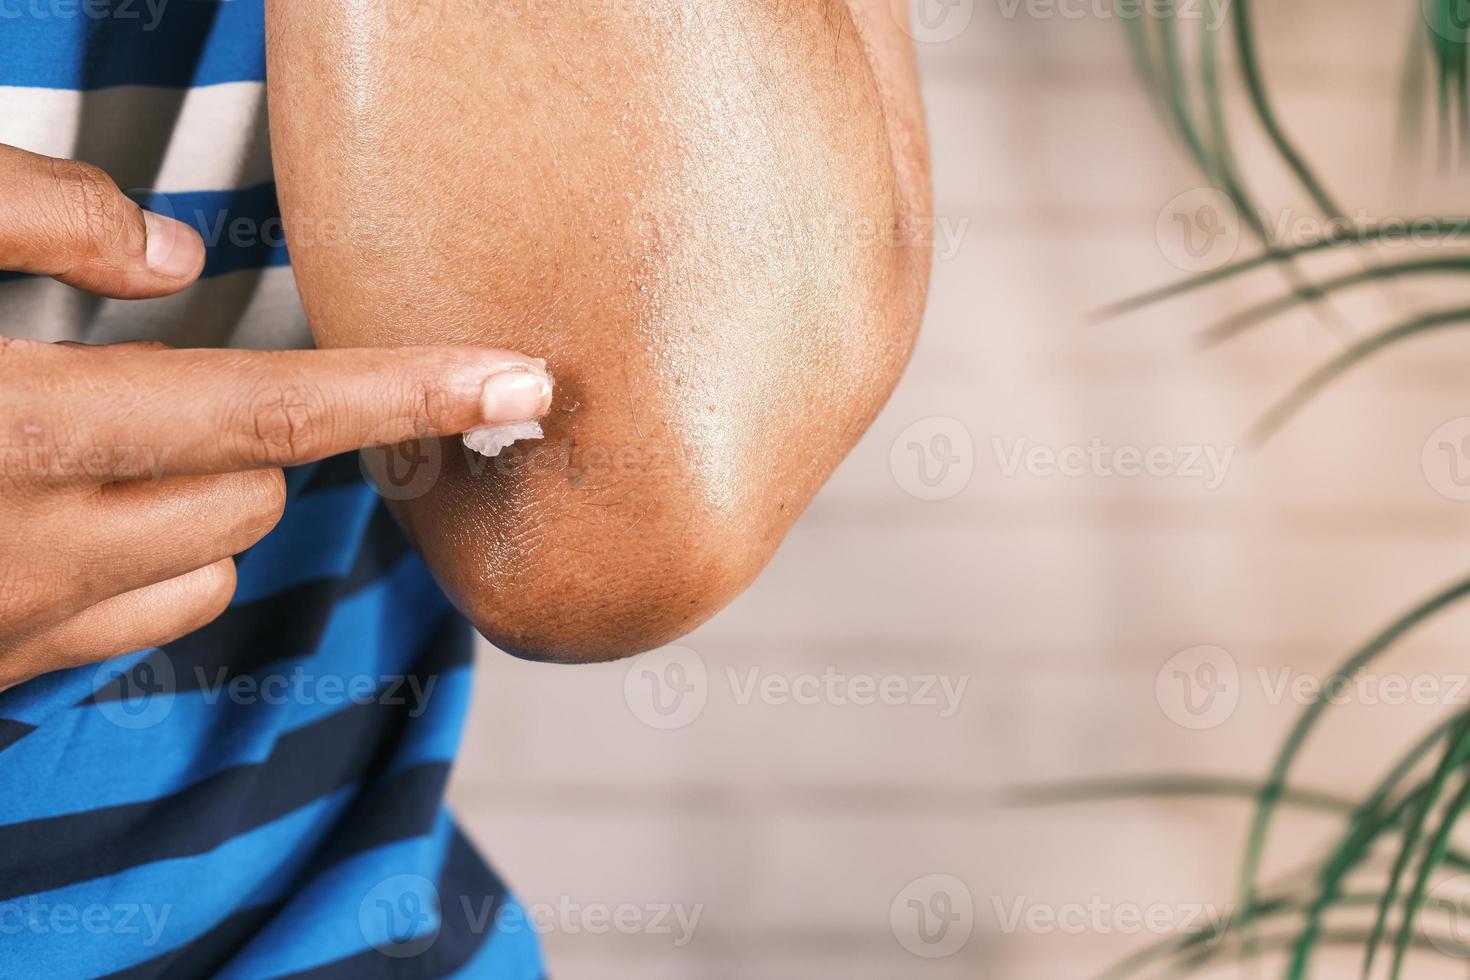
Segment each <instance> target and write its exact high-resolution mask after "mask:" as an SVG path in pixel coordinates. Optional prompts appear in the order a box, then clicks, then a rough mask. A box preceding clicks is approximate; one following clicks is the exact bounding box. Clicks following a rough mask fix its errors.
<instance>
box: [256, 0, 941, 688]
mask: <svg viewBox="0 0 1470 980" xmlns="http://www.w3.org/2000/svg"><path fill="white" fill-rule="evenodd" d="M875 2H876V0H872V2H870V0H864V2H863V3H862V7H861V8H860V9H858V12H857V13H858V23H864V22H865V21H866V20H867V19H868V18H867V15H866V13H865V11H866V10H867V9H872V8H874V3H875ZM366 6H368V5H349V4H340V3H325V2H323V3H307V2H301V0H279V2H273V3H272V4H271V6H270V13H269V17H270V46H271V65H270V78H271V111H272V136H273V143H274V148H275V152H276V166H277V174H278V180H279V184H280V192H281V197H282V206H283V208H284V211H285V215H286V221H287V229H288V235H291V236H292V237H291V247H292V256H293V262H294V263H295V265H296V269H297V277H298V281H299V283H300V286H301V290H302V296H303V299H304V301H305V303H306V307H307V312H308V314H309V316H310V318H311V322H312V328H313V331H314V333H315V335H316V337H317V340H318V343H319V344H321V345H322V346H341V345H377V344H402V343H429V342H465V343H484V344H488V345H495V346H500V347H507V348H511V349H519V350H525V351H527V352H529V353H533V354H540V355H542V356H545V357H546V358H547V360H548V361H549V363H550V367H551V370H552V371H553V373H554V374H555V376H556V378H557V381H558V391H557V398H556V408H555V410H554V411H553V413H552V416H551V417H550V418H549V419H548V420H547V424H546V431H547V439H546V440H545V441H544V442H543V443H541V444H539V445H536V446H534V447H530V448H529V449H528V450H527V451H526V452H525V453H524V454H523V455H521V456H520V457H518V461H517V465H516V466H514V467H513V468H507V467H497V466H495V465H490V466H488V467H482V466H477V465H476V462H477V461H476V460H474V459H472V458H467V457H466V456H465V454H464V453H463V452H461V451H460V450H459V449H458V447H457V446H455V445H453V444H445V447H444V448H445V454H444V455H445V469H444V472H443V473H442V475H441V476H440V478H439V479H438V480H437V481H436V482H435V484H434V485H433V486H432V488H430V490H429V491H428V492H427V493H426V494H424V495H423V496H422V497H420V498H418V499H416V500H413V501H410V502H407V503H405V504H404V505H403V506H402V508H401V512H400V517H401V518H402V519H403V521H404V523H405V526H406V528H407V529H408V531H409V533H410V535H411V537H413V539H414V540H415V543H416V544H417V546H418V547H419V549H420V550H421V551H422V552H423V553H424V554H425V556H426V558H427V559H428V561H429V562H430V564H431V566H432V567H433V568H434V570H435V573H436V574H437V575H438V576H439V578H440V581H441V582H442V583H443V584H444V586H445V588H446V589H447V590H448V591H449V593H450V595H451V596H452V597H453V598H454V599H455V600H456V601H457V602H458V603H459V605H460V606H461V608H463V609H464V610H465V611H466V613H467V614H469V615H470V617H471V618H472V619H473V620H474V621H475V622H476V624H477V625H478V626H479V627H480V628H481V630H482V631H483V632H485V633H486V634H487V635H489V636H490V637H491V638H492V639H494V640H496V641H498V642H499V643H501V644H502V645H504V646H506V647H508V648H511V649H513V650H515V651H517V652H524V653H530V654H534V655H538V656H549V657H554V658H557V659H592V658H601V657H607V656H614V655H619V654H623V653H628V652H632V651H634V650H638V649H644V648H647V647H650V646H653V645H657V644H659V643H663V642H667V641H669V640H671V639H673V638H675V637H677V636H678V635H680V634H681V633H683V632H685V631H687V630H688V629H690V628H692V627H693V626H694V625H697V624H698V622H700V621H701V620H703V619H704V618H706V617H707V616H709V615H710V614H711V613H713V612H714V611H715V610H717V609H718V608H720V607H721V606H722V605H724V604H725V603H726V602H728V601H729V600H730V599H731V598H733V597H734V596H735V595H736V594H737V593H738V592H739V591H740V590H741V589H742V588H744V587H745V585H747V584H748V583H749V582H750V581H751V580H752V579H753V578H754V576H755V575H756V574H757V573H758V572H759V570H760V568H761V567H763V566H764V564H765V563H766V561H767V560H768V559H769V557H770V555H771V554H772V553H773V552H774V549H775V547H776V546H777V544H778V543H779V541H780V539H781V537H782V536H783V535H784V534H785V532H786V530H787V529H788V528H789V527H790V524H791V522H792V521H794V520H795V518H796V517H797V516H798V515H799V513H800V512H801V510H802V509H803V508H804V507H805V505H806V504H807V502H808V501H809V500H810V499H811V497H812V495H813V494H814V493H815V492H816V490H817V489H818V488H819V487H820V485H821V483H822V481H823V480H825V478H826V477H827V475H828V474H829V473H830V472H831V470H832V468H833V467H834V466H835V465H836V463H837V462H838V461H839V460H840V459H841V457H842V455H843V454H844V453H845V452H846V451H847V450H848V449H849V448H850V447H851V445H852V444H853V443H854V442H855V441H856V439H857V438H858V436H859V435H860V434H861V433H862V431H863V429H864V428H865V427H866V426H867V424H868V423H869V422H870V421H871V419H872V417H873V415H874V414H875V413H876V412H877V410H878V409H879V408H880V407H881V405H882V403H883V401H884V400H885V398H886V396H887V394H888V392H889V391H890V390H891V388H892V386H893V384H894V383H895V381H896V379H897V377H898V374H899V372H900V371H901V370H902V366H903V364H904V362H905V360H906V359H907V354H908V350H909V347H910V344H911V342H912V337H913V332H914V330H915V328H916V325H917V321H918V316H919V311H920V307H921V305H922V295H923V289H924V283H925V281H926V279H927V256H926V255H925V254H924V252H923V250H922V249H919V248H915V247H912V246H910V245H909V244H908V243H907V242H906V241H905V240H904V234H903V231H902V230H903V229H905V228H908V227H909V224H908V223H909V222H910V220H911V219H912V218H913V217H914V216H915V215H916V214H918V213H922V212H923V210H924V209H926V207H927V204H926V198H925V194H926V190H925V184H924V179H923V163H922V131H921V127H920V126H919V125H918V123H917V119H918V115H917V110H916V106H915V105H914V103H913V88H912V79H911V76H909V75H907V73H906V72H907V66H906V63H905V61H904V59H906V57H907V55H906V52H904V51H903V49H902V47H901V45H899V44H897V42H896V41H895V40H894V37H893V33H892V32H890V31H887V30H885V29H883V27H882V26H881V25H880V26H879V27H877V28H873V29H872V30H871V32H870V33H869V38H870V39H871V38H874V37H876V38H878V39H880V40H881V42H882V43H881V44H872V43H870V44H868V45H865V44H864V43H863V41H862V40H861V39H860V38H859V37H858V35H857V33H856V32H855V31H854V22H853V21H852V20H851V19H849V15H848V12H847V11H846V10H845V9H844V8H843V7H842V6H841V5H839V4H834V5H832V6H831V7H830V8H826V7H825V5H824V4H821V3H811V4H788V3H777V2H775V0H725V2H716V3H711V4H704V5H688V6H687V7H686V6H685V5H682V4H676V3H672V2H667V3H666V2H660V0H648V2H645V3H639V4H628V3H624V2H615V0H588V2H586V3H565V4H558V3H540V4H535V3H533V4H524V5H520V4H518V5H514V6H512V5H507V4H497V3H489V4H485V5H478V4H459V3H456V2H454V0H443V3H437V4H436V3H423V4H416V5H411V4H407V3H391V4H389V5H388V7H387V9H388V10H389V11H391V12H393V13H394V14H399V15H401V16H390V15H389V14H388V13H384V12H382V11H381V10H379V11H376V12H374V13H371V14H364V13H361V11H362V10H363V9H364V8H365V7H366ZM876 6H877V7H881V8H885V9H884V11H883V12H882V13H881V14H880V15H875V16H883V17H886V6H887V5H886V4H884V3H878V4H876ZM353 11H358V12H356V13H354V12H353ZM410 15H412V16H410ZM870 50H873V51H877V52H879V54H878V56H877V58H876V61H877V65H876V68H875V59H872V58H870V57H869V51H870ZM884 52H887V53H884ZM895 53H897V54H895ZM895 58H896V59H897V60H895ZM329 219H330V220H331V221H333V222H335V226H334V227H335V228H336V229H338V233H337V234H335V235H330V234H327V233H326V231H325V229H326V228H327V227H328V225H327V224H326V223H325V222H326V221H327V220H329ZM302 228H312V229H316V230H317V232H318V233H317V234H314V235H297V234H295V233H294V232H293V229H302ZM344 232H350V234H344ZM518 448H519V447H518ZM480 462H483V461H480Z"/></svg>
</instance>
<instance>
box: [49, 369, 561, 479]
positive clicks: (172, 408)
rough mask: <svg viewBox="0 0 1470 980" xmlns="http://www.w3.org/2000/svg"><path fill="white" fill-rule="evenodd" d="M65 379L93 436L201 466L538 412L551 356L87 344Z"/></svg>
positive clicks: (305, 458)
mask: <svg viewBox="0 0 1470 980" xmlns="http://www.w3.org/2000/svg"><path fill="white" fill-rule="evenodd" d="M58 387H60V388H62V390H63V391H66V392H68V393H69V394H70V395H71V396H72V397H68V398H66V402H67V403H68V405H69V406H70V407H69V408H68V411H67V414H68V415H69V416H70V417H71V425H70V426H68V428H69V429H70V430H71V431H74V432H77V433H78V434H79V436H80V439H79V441H81V442H82V443H83V444H84V445H86V446H89V447H102V448H119V447H129V448H151V449H153V450H154V451H155V453H157V455H156V456H155V457H154V458H155V459H158V460H159V461H160V462H161V463H162V464H163V466H164V467H165V468H166V470H167V472H169V473H175V474H191V473H193V474H197V473H221V472H230V471H235V470H243V469H254V468H261V467H284V466H296V465H300V464H303V463H310V462H315V461H316V460H319V459H324V458H326V457H328V456H335V455H337V454H338V453H344V452H350V451H352V450H355V449H364V448H367V447H370V446H381V445H391V444H394V443H399V442H405V441H407V440H410V439H415V438H422V437H427V436H451V435H457V434H459V433H461V432H465V431H467V430H469V429H474V428H478V427H481V426H489V425H503V424H510V423H514V422H525V421H530V420H533V419H537V418H540V417H541V416H542V415H545V414H546V412H547V411H548V410H549V409H550V407H551V392H552V381H551V376H550V375H549V374H548V373H547V372H546V365H545V362H544V361H541V360H538V359H535V358H531V357H527V356H525V355H523V354H517V353H514V352H511V351H502V350H489V349H485V348H478V347H403V348H365V349H338V350H302V351H231V350H163V351H148V350H136V349H134V350H128V351H121V350H120V351H110V352H106V353H105V354H104V355H103V356H101V357H98V356H97V355H96V354H95V353H93V354H91V355H85V356H82V357H79V358H78V359H77V361H76V363H75V366H74V367H73V369H72V370H71V371H70V372H68V375H67V379H66V380H63V381H62V382H60V384H59V385H53V386H52V387H51V389H50V395H51V397H52V398H55V397H56V394H57V388H58Z"/></svg>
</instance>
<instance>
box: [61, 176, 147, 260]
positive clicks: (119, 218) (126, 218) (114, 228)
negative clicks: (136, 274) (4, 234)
mask: <svg viewBox="0 0 1470 980" xmlns="http://www.w3.org/2000/svg"><path fill="white" fill-rule="evenodd" d="M51 179H52V181H53V183H54V185H55V188H56V192H57V194H58V199H59V201H60V202H61V209H62V212H63V219H64V220H65V221H67V222H68V225H67V226H68V227H69V228H71V229H72V231H73V232H74V233H75V235H76V237H77V238H78V239H79V240H80V243H81V245H82V247H83V248H86V249H90V250H93V251H95V252H105V251H108V250H109V249H111V248H113V247H115V246H117V245H122V244H126V243H127V240H128V233H129V231H130V228H131V225H130V212H131V207H130V205H129V204H128V202H127V200H126V199H125V198H124V197H123V195H122V191H120V190H118V187H117V184H116V183H114V182H113V180H112V178H111V177H109V176H108V175H107V172H106V171H104V170H103V169H102V168H100V167H97V166H94V165H92V164H90V163H83V162H82V161H80V160H55V161H52V163H51Z"/></svg>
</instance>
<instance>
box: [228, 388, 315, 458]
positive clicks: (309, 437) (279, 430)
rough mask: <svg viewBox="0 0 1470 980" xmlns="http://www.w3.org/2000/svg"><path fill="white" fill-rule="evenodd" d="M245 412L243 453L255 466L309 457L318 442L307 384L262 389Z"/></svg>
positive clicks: (312, 405) (313, 405)
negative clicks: (305, 385)
mask: <svg viewBox="0 0 1470 980" xmlns="http://www.w3.org/2000/svg"><path fill="white" fill-rule="evenodd" d="M242 414H243V416H244V418H243V422H242V424H241V426H240V432H241V433H242V436H243V438H244V440H245V447H244V455H245V457H246V458H248V459H250V460H252V461H253V462H254V463H255V464H256V465H259V466H282V465H286V464H288V463H290V462H291V461H293V460H297V459H301V458H303V457H305V456H309V455H310V454H311V451H312V448H313V446H314V445H315V444H316V443H317V441H318V440H317V437H316V436H315V434H314V433H315V418H316V416H317V414H318V413H317V411H316V405H315V400H314V398H313V397H312V394H311V392H310V391H309V389H307V388H306V387H304V386H301V385H296V384H283V385H273V386H270V387H267V388H263V389H261V390H260V391H257V392H256V393H254V394H253V395H251V396H250V398H249V399H248V401H247V403H246V406H245V408H244V410H243V413H242Z"/></svg>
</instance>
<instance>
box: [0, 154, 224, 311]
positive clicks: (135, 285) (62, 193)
mask: <svg viewBox="0 0 1470 980" xmlns="http://www.w3.org/2000/svg"><path fill="white" fill-rule="evenodd" d="M204 254H205V253H204V241H203V240H202V239H201V238H200V237H199V235H198V233H197V232H195V231H194V230H193V229H192V228H189V227H187V226H186V225H183V224H181V223H180V222H177V221H174V220H173V219H172V218H166V217H164V216H162V215H158V214H153V213H152V212H147V211H144V210H143V209H141V208H139V207H138V205H136V204H134V203H133V202H132V201H130V200H128V198H127V196H126V195H124V194H123V193H122V191H120V190H118V187H117V185H116V184H115V183H113V181H112V178H111V177H109V176H107V174H106V173H104V172H103V171H101V170H99V169H98V168H96V167H94V166H92V165H91V164H86V163H80V162H78V161H75V160H57V159H55V158H53V157H45V156H40V155H39V154H35V153H28V152H27V151H25V150H20V149H16V148H15V147H13V146H3V145H0V269H6V270H9V271H12V272H29V273H34V274H36V275H42V276H52V277H54V278H56V279H59V280H61V281H62V282H64V283H67V284H68V285H72V286H76V287H77V288H78V289H85V290H87V291H88V292H93V293H101V294H102V295H104V296H114V297H117V298H119V299H143V298H146V297H150V296H166V295H169V294H170V293H176V292H178V291H179V290H181V289H183V288H185V287H186V286H188V285H189V284H190V283H191V282H193V281H194V280H195V279H197V278H198V277H199V273H200V272H201V271H202V270H203V268H204Z"/></svg>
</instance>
